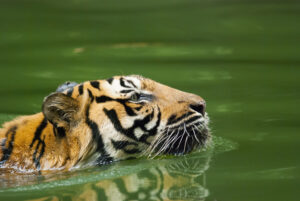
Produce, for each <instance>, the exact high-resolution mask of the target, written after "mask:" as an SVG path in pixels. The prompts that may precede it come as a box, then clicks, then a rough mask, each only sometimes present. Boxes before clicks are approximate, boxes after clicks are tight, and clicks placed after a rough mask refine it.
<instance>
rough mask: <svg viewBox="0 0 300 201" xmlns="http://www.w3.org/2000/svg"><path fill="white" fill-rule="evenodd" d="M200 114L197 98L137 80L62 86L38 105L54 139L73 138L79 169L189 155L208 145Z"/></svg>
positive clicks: (202, 109)
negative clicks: (89, 164) (55, 135)
mask: <svg viewBox="0 0 300 201" xmlns="http://www.w3.org/2000/svg"><path fill="white" fill-rule="evenodd" d="M205 109H206V104H205V101H204V100H203V99H202V98H201V97H200V96H197V95H194V94H191V93H186V92H182V91H179V90H177V89H173V88H171V87H168V86H166V85H163V84H160V83H158V82H155V81H153V80H150V79H147V78H144V77H141V76H116V77H113V78H110V79H107V80H97V81H87V82H84V83H81V84H76V83H65V84H64V85H62V86H60V87H59V88H58V90H57V92H56V93H53V94H51V95H50V96H48V97H46V98H45V100H44V104H43V113H44V115H45V117H46V118H47V119H48V121H50V122H51V123H52V124H53V125H54V126H55V127H56V128H57V130H58V132H59V133H62V135H68V136H74V137H75V136H76V137H77V138H76V139H77V140H74V142H73V143H74V146H76V147H79V151H78V152H79V153H78V155H79V157H80V160H79V161H81V162H79V163H78V164H81V163H85V164H86V163H87V162H86V161H90V162H93V163H95V162H96V163H106V162H110V161H116V160H123V159H126V158H131V157H137V156H142V155H146V156H156V155H159V154H175V155H179V154H185V153H189V152H191V151H192V150H194V149H196V148H199V147H202V146H204V145H205V143H206V142H207V140H208V139H209V129H208V116H207V114H206V112H205ZM70 139H71V138H70ZM74 139H75V138H74ZM70 144H71V145H72V143H70ZM71 152H72V149H71ZM71 154H72V153H71ZM74 154H75V153H74Z"/></svg>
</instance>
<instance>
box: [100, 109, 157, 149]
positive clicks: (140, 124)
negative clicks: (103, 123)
mask: <svg viewBox="0 0 300 201" xmlns="http://www.w3.org/2000/svg"><path fill="white" fill-rule="evenodd" d="M103 111H104V113H105V114H106V116H107V117H108V118H109V119H110V121H111V123H112V124H113V126H114V128H115V129H116V130H117V131H119V132H120V133H122V134H124V135H126V136H127V137H129V138H131V139H133V140H135V141H139V142H144V143H146V144H149V143H148V142H147V141H146V137H143V138H142V137H141V138H140V139H137V137H136V136H135V135H134V130H135V129H136V128H140V129H142V130H143V131H145V133H146V134H145V135H147V136H149V135H154V134H156V133H157V127H158V125H159V122H160V112H159V115H158V121H157V122H156V125H155V127H154V128H152V129H150V130H147V129H146V128H145V125H146V124H147V123H149V122H150V121H151V120H152V119H153V117H154V111H153V112H152V113H151V114H149V115H147V116H146V117H145V118H144V119H136V120H135V121H134V123H133V126H132V127H130V128H127V129H125V128H123V127H122V125H121V123H120V120H119V118H118V115H117V113H116V111H115V110H114V109H112V110H107V109H106V108H104V109H103Z"/></svg>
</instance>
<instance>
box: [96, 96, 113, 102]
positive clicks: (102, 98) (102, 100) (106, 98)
mask: <svg viewBox="0 0 300 201" xmlns="http://www.w3.org/2000/svg"><path fill="white" fill-rule="evenodd" d="M107 101H114V99H112V98H110V97H108V96H97V97H96V102H97V103H105V102H107Z"/></svg>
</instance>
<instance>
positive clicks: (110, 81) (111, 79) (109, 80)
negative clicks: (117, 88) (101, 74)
mask: <svg viewBox="0 0 300 201" xmlns="http://www.w3.org/2000/svg"><path fill="white" fill-rule="evenodd" d="M106 81H107V82H108V83H109V84H111V83H112V82H113V81H114V78H113V77H111V78H108V79H107V80H106Z"/></svg>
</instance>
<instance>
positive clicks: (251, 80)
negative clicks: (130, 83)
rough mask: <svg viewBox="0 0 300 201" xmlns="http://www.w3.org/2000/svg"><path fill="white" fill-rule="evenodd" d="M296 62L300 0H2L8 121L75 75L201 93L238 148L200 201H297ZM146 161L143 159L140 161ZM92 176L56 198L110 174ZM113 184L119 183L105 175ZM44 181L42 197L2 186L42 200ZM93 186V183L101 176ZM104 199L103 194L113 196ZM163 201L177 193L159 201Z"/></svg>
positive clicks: (37, 106) (212, 173) (217, 159)
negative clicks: (136, 78)
mask: <svg viewBox="0 0 300 201" xmlns="http://www.w3.org/2000/svg"><path fill="white" fill-rule="evenodd" d="M299 67H300V2H299V1H292V0H281V1H279V0H164V1H161V0H127V1H122V0H110V1H109V0H64V1H58V0H26V1H25V0H1V2H0V73H1V79H0V92H1V98H0V122H1V123H2V122H4V121H7V120H10V119H12V118H13V117H14V116H16V115H20V114H32V113H36V112H39V111H40V110H41V103H42V100H43V97H45V96H47V95H48V94H49V93H51V92H52V91H54V90H55V89H56V87H57V86H58V85H59V84H61V83H63V82H64V81H67V80H71V81H77V82H82V81H85V80H94V79H105V78H108V77H111V76H113V75H120V74H125V75H128V74H141V75H143V76H145V77H150V78H152V79H154V80H156V81H159V82H162V83H164V84H167V85H170V86H172V87H175V88H178V89H181V90H184V91H189V92H192V93H196V94H199V95H200V96H202V97H204V98H205V100H206V101H207V105H208V108H207V111H208V113H209V114H210V117H211V127H212V131H213V134H214V135H215V136H219V137H222V139H224V141H225V139H228V140H231V141H233V142H235V143H237V144H238V147H237V148H236V149H234V150H232V151H230V152H226V153H223V154H217V155H210V154H209V155H210V157H212V160H211V162H210V165H209V168H207V170H206V171H205V174H206V176H205V186H206V189H207V192H208V193H207V194H205V195H201V196H202V197H201V199H203V200H211V201H219V200H222V201H227V200H228V201H232V200H244V201H248V200H249V201H250V200H251V201H254V200H255V201H256V200H257V201H259V200H272V201H275V200H278V201H282V200H298V199H299V189H298V188H299V185H300V174H299V172H300V171H299V168H300V161H299V154H300V151H299V142H300V136H299V131H300V129H299V128H300V125H299V120H298V113H299V111H298V110H299V109H298V106H299V98H300V94H299V89H300V81H299V78H300V68H299ZM199 156H201V157H202V155H201V154H200V155H199ZM201 157H200V158H201ZM176 160H177V159H174V160H172V159H171V161H173V162H176ZM144 163H145V161H143V162H139V161H136V167H144V166H143V165H144ZM155 164H157V167H156V168H160V169H161V168H163V167H164V165H165V164H163V163H162V162H161V161H159V160H157V161H155ZM122 167H123V166H121V167H119V169H120V171H121V172H122V171H123V170H122ZM124 167H125V166H124ZM134 167H135V166H133V167H131V168H134ZM147 167H148V166H147ZM145 169H146V170H145V171H147V170H149V171H152V169H153V167H149V168H148V169H147V168H145ZM88 172H89V171H88ZM88 172H85V173H84V174H83V175H81V176H80V175H79V176H77V179H74V180H71V181H69V183H64V187H61V188H59V187H57V189H58V191H59V193H53V194H51V196H54V197H55V196H56V197H58V198H57V199H60V200H70V199H72V200H74V199H75V198H74V197H72V196H68V195H65V194H64V193H65V192H66V191H71V192H72V189H74V188H75V187H74V185H77V188H78V189H81V188H83V187H82V186H81V184H78V181H79V180H80V179H81V180H82V179H84V178H92V177H94V176H95V174H96V173H98V172H100V173H99V174H101V171H98V170H92V171H91V172H92V173H93V174H91V175H89V173H88ZM297 172H298V173H297ZM124 174H125V175H127V176H128V175H129V176H130V175H132V174H133V173H132V172H131V173H130V172H128V171H127V170H124ZM144 174H145V175H146V173H143V172H142V173H141V176H143V175H144ZM199 174H200V173H199ZM199 176H200V175H199ZM201 176H202V172H201ZM71 178H72V177H71ZM119 178H120V179H122V178H123V176H121V175H120V176H119ZM57 179H59V178H57ZM81 180H80V181H81ZM104 180H105V181H107V182H108V183H109V182H112V183H113V182H115V181H114V180H113V179H111V178H107V177H99V181H102V182H103V181H104ZM1 182H2V186H6V185H5V182H6V181H4V180H1ZM190 182H191V183H190V185H194V184H195V183H197V182H198V183H199V181H196V180H193V179H192V180H191V181H190ZM45 183H46V181H44V182H43V181H42V182H39V183H37V184H36V185H35V189H36V190H35V196H33V195H32V194H31V192H26V189H25V190H24V189H23V190H20V189H22V188H21V187H17V188H16V189H17V190H16V192H17V191H18V188H20V189H19V191H20V192H21V193H15V191H6V190H5V189H4V187H3V189H4V190H2V191H1V190H0V198H1V197H2V198H5V199H8V200H10V199H11V200H17V199H19V200H23V199H31V198H33V197H34V198H39V197H43V196H44V191H45V190H41V189H42V186H43V184H45ZM84 183H87V184H90V185H91V186H93V185H95V184H96V183H97V181H94V180H93V181H90V180H86V182H84ZM202 184H203V183H202V182H201V185H202ZM16 185H17V184H16ZM137 185H138V184H137ZM11 186H14V183H13V184H12V185H11ZM39 186H41V189H40V190H39ZM85 188H87V189H91V188H92V187H85ZM93 188H94V187H93ZM96 191H98V193H99V192H100V190H96ZM183 191H184V190H183ZM1 192H2V193H1ZM12 192H14V193H12ZM186 192H190V191H186ZM193 192H194V193H195V191H193ZM100 194H101V193H100ZM100 194H99V196H98V197H97V198H96V200H97V199H98V200H105V199H106V198H104V197H102V198H101V199H100V198H99V197H101V195H102V194H101V195H100ZM179 194H180V193H179ZM25 195H26V196H25ZM166 198H168V200H176V199H175V198H174V197H173V198H172V196H171V197H170V196H169V197H168V196H167V197H164V196H161V197H160V199H161V200H165V199H166ZM177 198H178V199H179V198H180V199H181V200H200V197H198V198H197V197H196V198H195V197H193V198H188V197H180V196H179V197H177ZM49 199H50V198H49ZM178 199H177V200H178ZM1 200H2V199H1ZM107 200H109V198H107ZM120 200H125V199H121V198H120ZM129 200H130V199H129ZM131 200H133V198H132V199H131ZM135 200H136V199H135ZM139 200H145V199H142V198H139Z"/></svg>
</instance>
